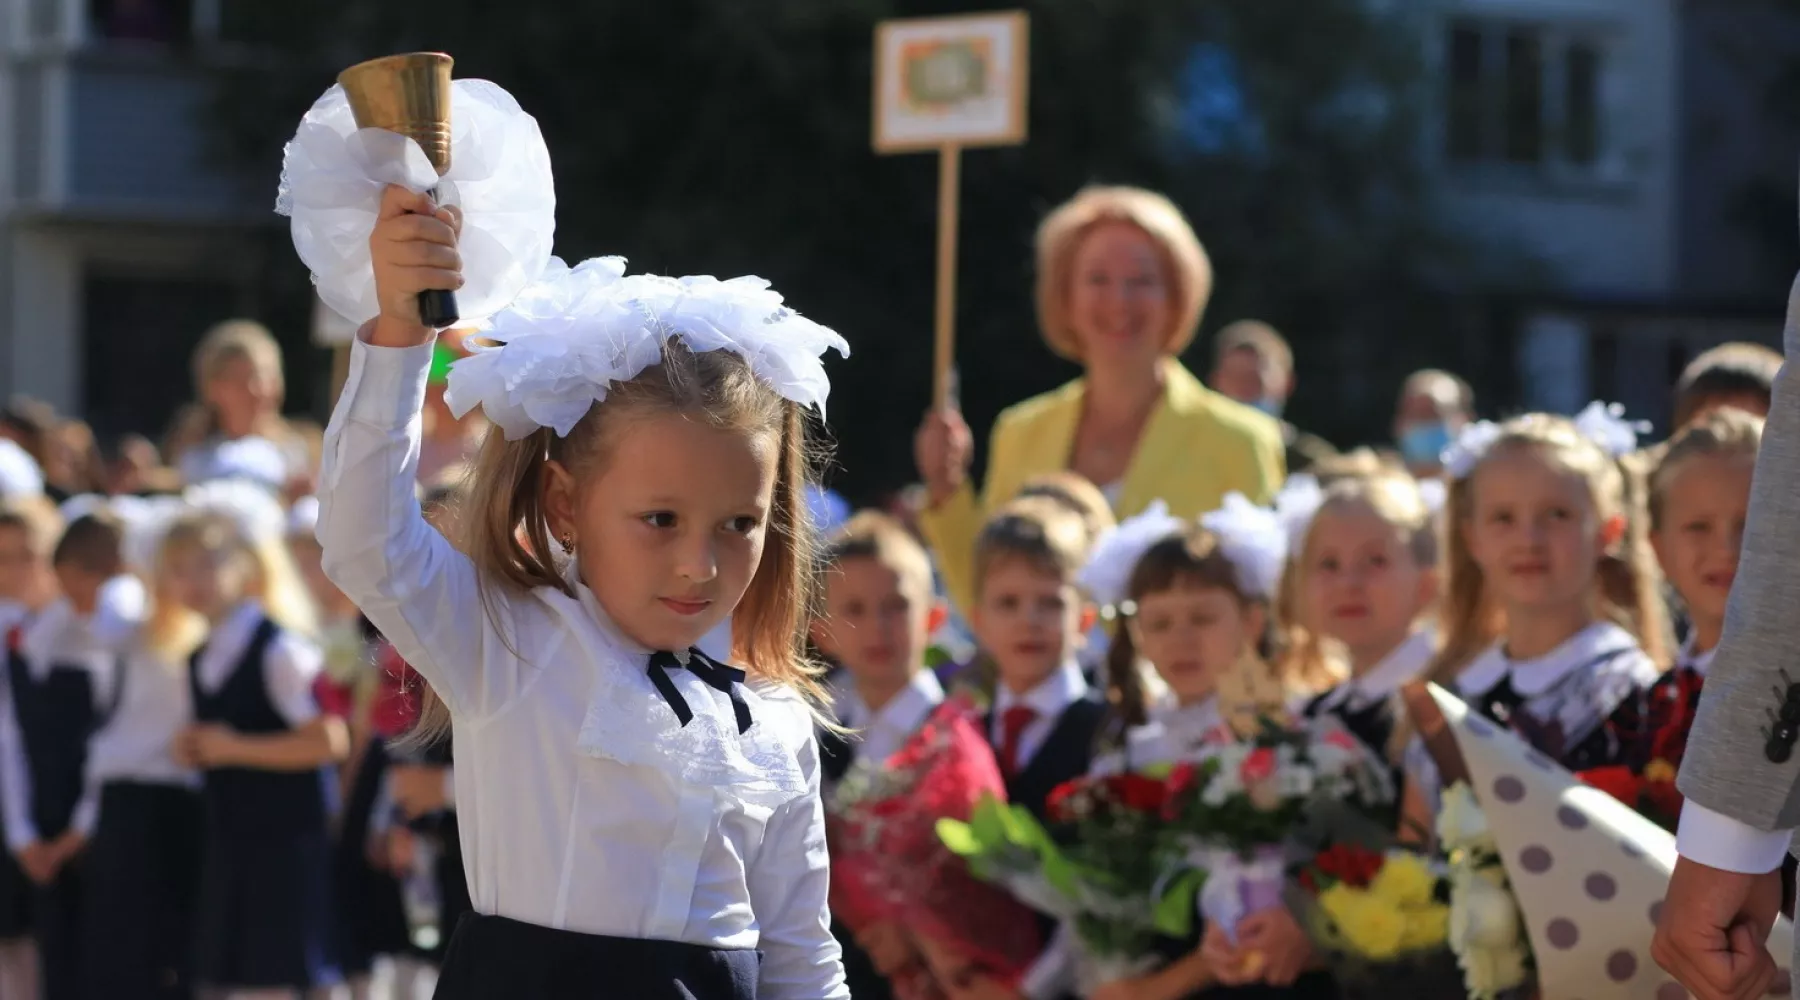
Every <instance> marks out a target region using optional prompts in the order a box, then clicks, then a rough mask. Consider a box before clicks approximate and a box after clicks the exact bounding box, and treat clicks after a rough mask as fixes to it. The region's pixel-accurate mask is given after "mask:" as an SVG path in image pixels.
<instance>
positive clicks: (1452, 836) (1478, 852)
mask: <svg viewBox="0 0 1800 1000" xmlns="http://www.w3.org/2000/svg"><path fill="white" fill-rule="evenodd" d="M1437 835H1438V844H1439V846H1440V847H1441V848H1442V849H1443V851H1444V852H1445V856H1446V857H1447V858H1448V861H1449V879H1450V924H1449V927H1448V936H1449V943H1450V950H1451V951H1453V952H1454V953H1455V954H1456V958H1457V963H1458V964H1459V965H1460V966H1461V967H1462V970H1463V983H1464V985H1465V987H1466V988H1467V991H1468V995H1469V997H1471V998H1472V1000H1499V998H1501V997H1508V996H1512V995H1514V994H1515V993H1517V992H1518V991H1521V990H1524V989H1527V988H1528V987H1529V986H1530V985H1531V983H1532V982H1533V981H1534V967H1535V966H1534V963H1533V961H1532V957H1531V939H1530V937H1529V936H1528V935H1527V934H1526V931H1525V920H1524V916H1523V915H1522V914H1521V912H1520V910H1519V903H1518V900H1517V899H1515V898H1514V897H1513V892H1512V885H1511V883H1510V882H1509V881H1508V880H1507V876H1506V865H1505V864H1504V863H1503V862H1502V861H1501V858H1500V849H1499V845H1498V844H1497V842H1496V841H1495V839H1494V835H1493V833H1492V831H1490V830H1489V829H1488V825H1487V818H1486V816H1484V815H1483V814H1482V811H1481V804H1480V803H1479V802H1478V801H1476V799H1475V794H1474V792H1473V791H1471V790H1470V788H1469V786H1468V785H1467V784H1465V783H1463V782H1457V783H1456V784H1454V785H1451V786H1450V787H1449V788H1447V789H1445V790H1444V796H1443V805H1442V807H1441V809H1440V811H1439V813H1438V819H1437Z"/></svg>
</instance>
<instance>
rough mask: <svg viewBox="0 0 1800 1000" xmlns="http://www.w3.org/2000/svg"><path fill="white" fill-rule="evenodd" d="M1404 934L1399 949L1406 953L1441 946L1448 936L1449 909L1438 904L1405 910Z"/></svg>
mask: <svg viewBox="0 0 1800 1000" xmlns="http://www.w3.org/2000/svg"><path fill="white" fill-rule="evenodd" d="M1405 914H1406V933H1405V934H1403V935H1402V936H1401V938H1400V947H1401V948H1403V949H1404V950H1406V951H1421V950H1423V949H1426V948H1436V947H1438V946H1439V945H1442V944H1443V943H1444V942H1445V940H1447V939H1448V938H1449V936H1450V908H1449V907H1448V906H1442V905H1439V904H1433V905H1431V906H1426V907H1422V908H1420V909H1416V910H1407V911H1405Z"/></svg>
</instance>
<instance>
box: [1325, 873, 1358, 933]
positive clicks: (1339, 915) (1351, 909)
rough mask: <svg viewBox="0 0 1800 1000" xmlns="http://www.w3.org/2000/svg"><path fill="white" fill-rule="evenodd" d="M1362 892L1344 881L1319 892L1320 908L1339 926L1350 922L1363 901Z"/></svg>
mask: <svg viewBox="0 0 1800 1000" xmlns="http://www.w3.org/2000/svg"><path fill="white" fill-rule="evenodd" d="M1361 897H1362V893H1361V892H1358V891H1357V890H1355V889H1352V888H1350V887H1349V886H1347V885H1345V884H1344V883H1342V882H1339V883H1338V884H1336V885H1334V886H1332V887H1331V888H1329V889H1326V890H1325V891H1324V892H1321V893H1319V909H1321V910H1324V911H1325V915H1326V916H1328V917H1330V918H1331V921H1332V923H1335V924H1337V925H1338V926H1339V927H1342V926H1344V924H1346V923H1349V922H1350V919H1351V917H1352V916H1353V915H1354V914H1355V912H1356V908H1357V906H1358V905H1360V904H1361V902H1362V899H1361Z"/></svg>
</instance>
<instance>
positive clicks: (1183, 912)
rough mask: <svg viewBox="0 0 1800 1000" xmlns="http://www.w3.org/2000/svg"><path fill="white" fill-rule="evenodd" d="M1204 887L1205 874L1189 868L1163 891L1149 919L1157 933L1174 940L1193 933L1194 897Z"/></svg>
mask: <svg viewBox="0 0 1800 1000" xmlns="http://www.w3.org/2000/svg"><path fill="white" fill-rule="evenodd" d="M1204 885H1206V872H1204V871H1202V870H1200V869H1198V868H1189V869H1188V870H1186V871H1184V872H1182V873H1181V874H1180V875H1177V876H1175V878H1174V880H1173V881H1171V882H1170V883H1169V886H1168V888H1167V889H1166V890H1164V892H1163V894H1162V898H1161V899H1158V900H1157V901H1156V905H1155V909H1154V911H1153V913H1152V915H1151V919H1152V920H1153V921H1154V922H1155V924H1156V929H1157V931H1158V932H1160V933H1163V934H1166V935H1168V936H1169V937H1174V938H1185V937H1187V936H1188V935H1190V934H1192V933H1193V932H1194V910H1195V906H1196V897H1197V896H1199V894H1200V889H1201V887H1203V886H1204Z"/></svg>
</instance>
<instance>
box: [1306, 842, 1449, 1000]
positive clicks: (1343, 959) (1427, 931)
mask: <svg viewBox="0 0 1800 1000" xmlns="http://www.w3.org/2000/svg"><path fill="white" fill-rule="evenodd" d="M1294 890H1295V891H1293V892H1291V893H1290V895H1289V898H1290V902H1291V903H1292V904H1293V908H1294V910H1295V912H1296V913H1297V914H1298V916H1299V917H1300V924H1301V926H1302V927H1304V928H1305V929H1306V931H1307V933H1308V935H1309V936H1310V937H1311V938H1312V941H1313V947H1314V948H1315V950H1316V951H1317V952H1318V954H1319V955H1320V956H1321V957H1322V958H1323V959H1324V960H1325V963H1326V965H1327V967H1328V968H1329V969H1330V970H1331V974H1332V979H1333V980H1334V981H1335V982H1336V983H1337V985H1338V989H1339V991H1340V993H1341V994H1342V995H1343V996H1344V997H1346V998H1363V997H1368V998H1376V997H1400V996H1406V997H1435V996H1460V995H1461V992H1460V991H1461V989H1462V982H1463V977H1462V973H1461V971H1460V969H1459V968H1458V966H1457V962H1456V956H1455V955H1454V954H1453V953H1452V952H1451V951H1450V947H1449V932H1450V880H1449V873H1448V868H1447V866H1446V865H1444V864H1443V863H1442V862H1440V861H1436V860H1433V859H1430V858H1427V857H1424V856H1422V855H1420V854H1417V853H1414V852H1411V851H1406V850H1402V849H1398V848H1389V849H1387V850H1374V849H1371V848H1368V847H1364V846H1361V845H1359V844H1356V843H1354V842H1351V841H1349V840H1345V841H1341V842H1339V843H1335V844H1332V845H1331V846H1329V847H1327V848H1325V849H1324V850H1322V851H1319V852H1317V853H1316V854H1314V855H1313V856H1312V857H1311V858H1310V859H1308V860H1306V861H1305V862H1303V863H1302V864H1301V865H1300V866H1299V869H1298V871H1297V873H1296V877H1295V880H1294Z"/></svg>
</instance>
